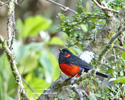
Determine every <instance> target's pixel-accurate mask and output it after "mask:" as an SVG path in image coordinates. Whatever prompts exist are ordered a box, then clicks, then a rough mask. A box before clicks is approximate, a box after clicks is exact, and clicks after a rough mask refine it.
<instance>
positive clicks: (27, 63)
mask: <svg viewBox="0 0 125 100" xmlns="http://www.w3.org/2000/svg"><path fill="white" fill-rule="evenodd" d="M37 64H38V60H37V56H36V54H35V53H31V54H29V55H26V56H24V57H23V58H22V60H21V62H20V67H19V71H20V73H23V74H26V73H28V72H30V71H32V70H33V69H35V68H36V67H37Z"/></svg>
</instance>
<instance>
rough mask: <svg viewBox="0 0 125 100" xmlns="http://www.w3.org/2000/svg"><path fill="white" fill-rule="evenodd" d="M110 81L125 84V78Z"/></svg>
mask: <svg viewBox="0 0 125 100" xmlns="http://www.w3.org/2000/svg"><path fill="white" fill-rule="evenodd" d="M109 81H110V82H111V81H113V82H120V83H125V77H118V78H117V79H116V78H111V79H110V80H109Z"/></svg>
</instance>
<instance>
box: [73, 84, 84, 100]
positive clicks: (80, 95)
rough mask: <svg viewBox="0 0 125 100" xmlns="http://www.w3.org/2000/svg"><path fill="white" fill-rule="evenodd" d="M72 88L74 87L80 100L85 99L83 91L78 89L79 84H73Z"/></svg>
mask: <svg viewBox="0 0 125 100" xmlns="http://www.w3.org/2000/svg"><path fill="white" fill-rule="evenodd" d="M71 89H72V90H73V91H74V92H75V93H76V94H78V96H79V97H78V98H79V100H83V94H82V92H81V91H80V90H79V89H77V84H74V85H72V87H71Z"/></svg>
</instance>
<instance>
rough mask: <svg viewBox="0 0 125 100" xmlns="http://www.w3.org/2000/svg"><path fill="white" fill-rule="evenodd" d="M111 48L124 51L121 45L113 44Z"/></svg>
mask: <svg viewBox="0 0 125 100" xmlns="http://www.w3.org/2000/svg"><path fill="white" fill-rule="evenodd" d="M113 48H118V49H120V50H123V51H125V48H123V47H121V46H119V45H114V46H113Z"/></svg>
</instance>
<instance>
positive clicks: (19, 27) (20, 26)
mask: <svg viewBox="0 0 125 100" xmlns="http://www.w3.org/2000/svg"><path fill="white" fill-rule="evenodd" d="M23 27H24V24H23V22H22V20H21V19H20V18H18V19H17V20H16V30H17V33H18V36H20V34H21V33H22V30H23ZM19 38H20V37H19Z"/></svg>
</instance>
